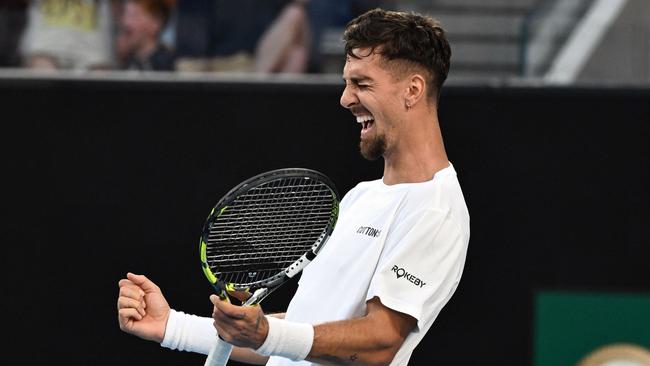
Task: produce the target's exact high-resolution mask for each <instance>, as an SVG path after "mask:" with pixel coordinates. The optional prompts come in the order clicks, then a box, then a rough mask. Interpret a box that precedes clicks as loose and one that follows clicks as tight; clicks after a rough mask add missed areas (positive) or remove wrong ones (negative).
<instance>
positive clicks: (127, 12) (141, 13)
mask: <svg viewBox="0 0 650 366" xmlns="http://www.w3.org/2000/svg"><path fill="white" fill-rule="evenodd" d="M121 26H122V32H123V33H124V35H125V36H126V37H127V38H128V39H129V40H130V42H129V43H130V44H131V45H133V46H134V47H139V46H141V45H142V44H143V43H144V42H146V41H150V40H155V39H157V37H158V32H159V31H160V28H161V25H160V21H159V20H158V19H157V18H156V17H155V16H153V15H152V14H149V13H148V12H147V11H146V10H145V9H144V8H143V7H142V5H140V4H138V3H135V2H132V1H127V2H126V4H125V6H124V13H123V14H122V18H121Z"/></svg>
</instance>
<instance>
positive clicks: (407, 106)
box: [406, 102, 411, 111]
mask: <svg viewBox="0 0 650 366" xmlns="http://www.w3.org/2000/svg"><path fill="white" fill-rule="evenodd" d="M406 110H407V111H409V110H411V103H409V102H406Z"/></svg>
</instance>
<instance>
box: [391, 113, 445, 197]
mask: <svg viewBox="0 0 650 366" xmlns="http://www.w3.org/2000/svg"><path fill="white" fill-rule="evenodd" d="M411 112H413V113H412V115H409V119H408V120H405V121H403V123H404V124H408V126H406V127H407V128H405V129H404V130H405V132H404V133H402V134H400V135H399V137H398V139H399V140H398V141H397V143H396V144H395V148H394V149H392V151H390V152H387V153H386V154H385V155H384V183H385V184H388V185H391V184H398V183H420V182H426V181H428V180H431V179H432V178H433V176H434V175H435V174H436V172H438V171H439V170H441V169H444V168H446V167H448V166H449V160H448V158H447V153H446V151H445V146H444V142H443V139H442V133H441V132H440V126H439V123H438V116H437V114H436V113H435V112H434V113H424V112H421V113H418V112H416V111H415V110H412V111H409V113H411Z"/></svg>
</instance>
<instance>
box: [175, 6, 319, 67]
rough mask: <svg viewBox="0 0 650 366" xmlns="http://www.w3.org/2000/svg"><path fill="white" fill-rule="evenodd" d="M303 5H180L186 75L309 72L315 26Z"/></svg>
mask: <svg viewBox="0 0 650 366" xmlns="http://www.w3.org/2000/svg"><path fill="white" fill-rule="evenodd" d="M305 3H306V1H303V0H297V1H292V0H264V1H260V0H239V1H236V2H235V1H230V0H180V1H179V2H178V7H177V18H176V27H175V33H176V37H175V43H176V51H177V60H178V61H177V63H176V66H177V69H178V70H181V71H241V72H264V73H267V72H298V73H300V72H304V71H305V70H306V67H307V53H308V49H309V42H310V36H309V24H308V21H307V16H306V11H305V8H304V6H305Z"/></svg>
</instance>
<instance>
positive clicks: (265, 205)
mask: <svg viewBox="0 0 650 366" xmlns="http://www.w3.org/2000/svg"><path fill="white" fill-rule="evenodd" d="M338 204H339V194H338V191H337V190H336V187H335V186H334V184H333V183H332V181H331V180H330V179H329V178H328V177H327V176H325V175H324V174H322V173H320V172H318V171H315V170H310V169H303V168H288V169H278V170H273V171H269V172H265V173H262V174H259V175H256V176H254V177H252V178H249V179H247V180H245V181H244V182H242V183H240V184H238V185H237V186H236V187H234V188H232V189H231V190H230V191H229V192H228V193H226V195H224V196H223V197H222V198H221V199H220V200H219V201H218V202H217V204H216V205H214V207H213V208H212V211H211V212H210V215H208V218H207V219H206V221H205V223H204V226H203V232H202V234H201V239H200V244H199V252H200V259H201V267H202V269H203V273H204V274H205V276H206V277H207V279H208V281H209V282H210V283H211V284H212V286H213V287H214V288H215V290H216V291H217V294H219V296H221V297H222V298H223V299H227V294H232V293H237V294H239V296H237V298H238V299H239V300H242V298H241V297H242V294H243V297H244V299H247V300H246V301H245V303H246V304H248V305H250V304H256V303H259V302H260V301H262V299H264V298H265V297H266V296H268V294H270V293H271V292H272V291H273V290H274V289H276V288H278V287H279V286H280V285H282V284H283V283H285V282H286V281H288V280H289V279H290V278H292V277H293V276H295V275H296V274H297V273H299V272H300V271H301V270H302V269H303V268H304V267H305V266H306V265H307V264H308V263H309V262H310V261H311V260H312V259H313V258H314V257H315V256H316V254H318V251H319V250H320V249H321V248H322V247H323V245H324V244H325V243H326V241H327V239H328V238H329V236H330V234H331V233H332V230H333V229H334V225H335V224H336V220H337V217H338ZM242 302H244V301H243V300H242Z"/></svg>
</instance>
